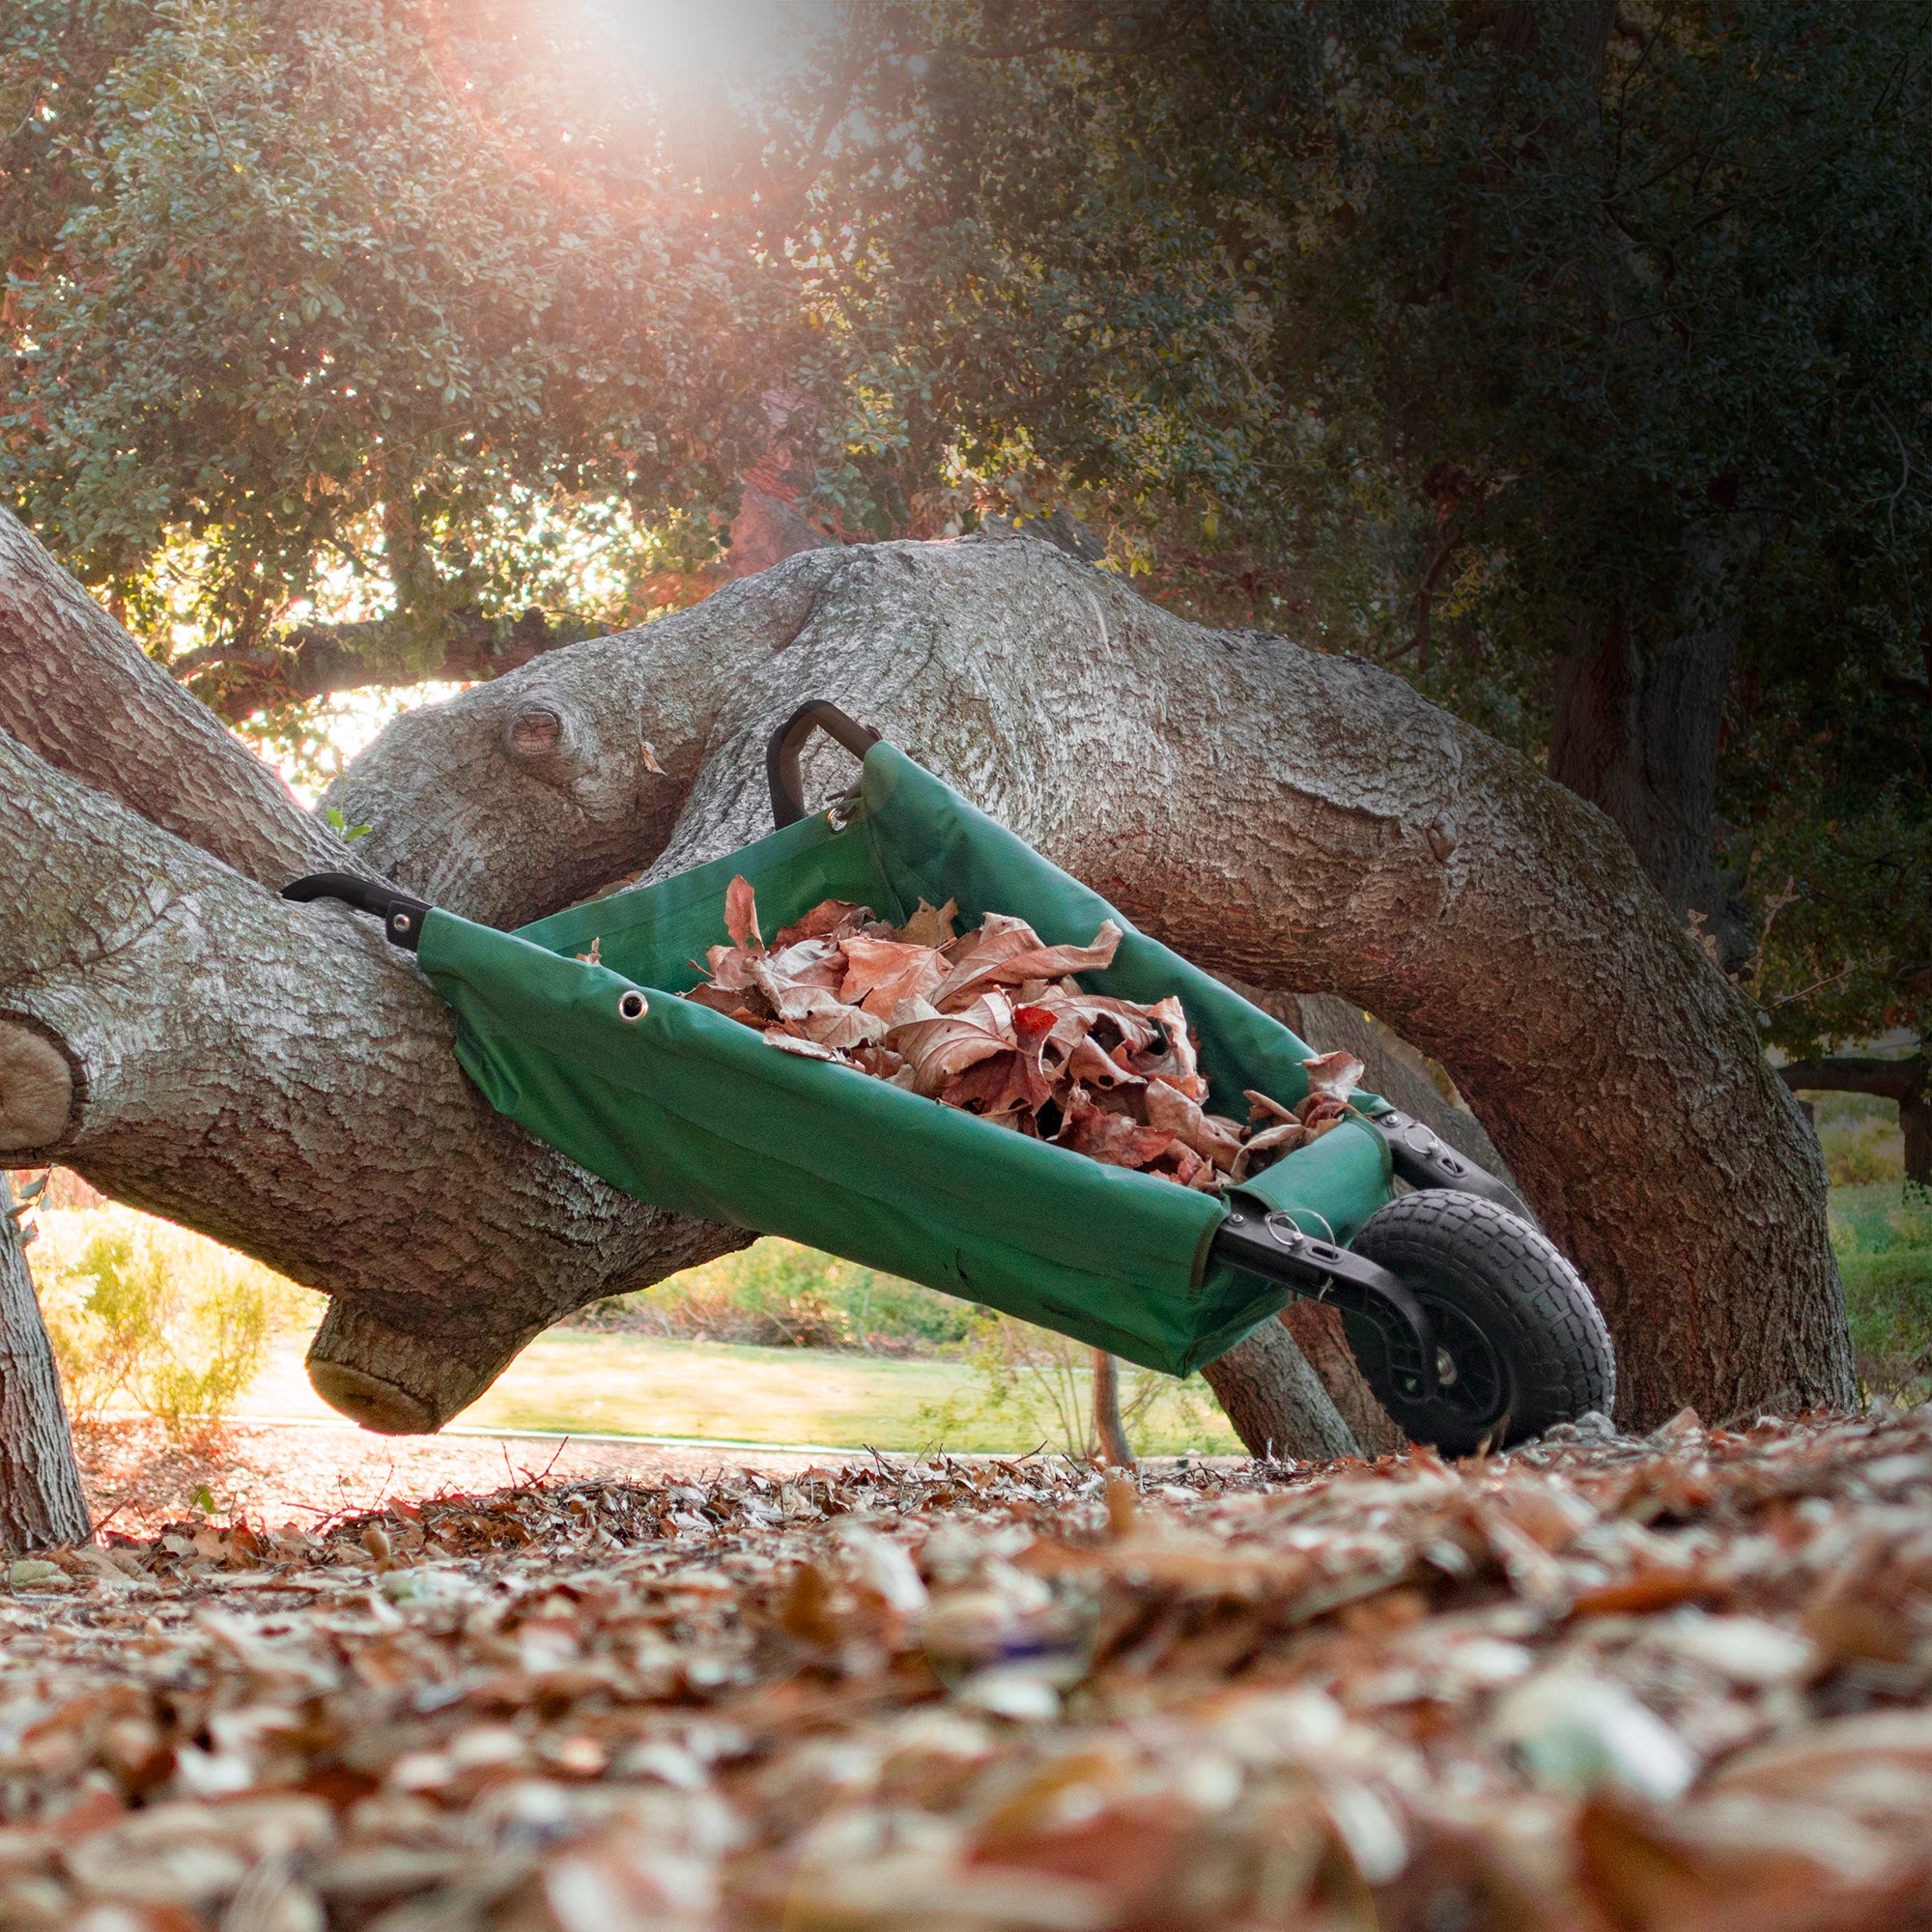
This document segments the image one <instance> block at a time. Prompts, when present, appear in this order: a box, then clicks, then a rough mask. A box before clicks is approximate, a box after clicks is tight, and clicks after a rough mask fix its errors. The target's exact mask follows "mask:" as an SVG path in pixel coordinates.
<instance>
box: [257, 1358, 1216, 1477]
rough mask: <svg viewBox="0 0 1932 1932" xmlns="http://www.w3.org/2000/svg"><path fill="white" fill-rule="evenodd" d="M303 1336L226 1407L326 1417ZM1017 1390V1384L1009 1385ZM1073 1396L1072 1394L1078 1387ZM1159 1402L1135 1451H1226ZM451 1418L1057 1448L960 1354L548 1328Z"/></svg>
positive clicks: (757, 1436) (835, 1444)
mask: <svg viewBox="0 0 1932 1932" xmlns="http://www.w3.org/2000/svg"><path fill="white" fill-rule="evenodd" d="M307 1342H308V1337H307V1334H306V1333H299V1332H296V1333H289V1334H285V1335H283V1336H281V1337H280V1338H279V1339H278V1340H277V1341H276V1343H275V1345H274V1347H273V1349H272V1350H271V1351H270V1360H269V1364H268V1366H267V1368H266V1369H265V1370H264V1371H263V1373H262V1375H261V1376H260V1377H259V1378H257V1379H256V1381H255V1382H254V1383H253V1385H252V1386H251V1387H250V1388H249V1390H248V1392H247V1394H246V1395H245V1396H244V1397H243V1398H242V1400H241V1403H240V1404H239V1405H238V1406H237V1409H236V1418H237V1420H243V1421H245V1420H246V1419H247V1418H248V1417H250V1416H256V1417H263V1416H274V1417H286V1416H297V1417H313V1418H316V1419H318V1420H320V1419H322V1418H325V1417H332V1416H333V1415H334V1411H333V1410H332V1409H330V1408H328V1407H327V1406H326V1405H325V1404H324V1403H323V1402H322V1400H321V1399H320V1398H319V1397H318V1396H317V1395H316V1394H315V1392H314V1390H313V1389H311V1388H310V1387H309V1385H308V1378H307V1376H306V1375H305V1374H304V1373H303V1370H302V1352H303V1350H304V1349H305V1348H306V1347H307ZM1022 1397H1024V1389H1022ZM1079 1398H1080V1400H1081V1401H1082V1402H1083V1403H1084V1401H1085V1398H1086V1389H1085V1385H1084V1378H1082V1381H1081V1387H1080V1390H1079ZM1199 1407H1200V1406H1199V1405H1194V1406H1192V1408H1191V1409H1190V1410H1189V1411H1177V1410H1176V1409H1174V1408H1173V1406H1167V1407H1164V1408H1163V1409H1162V1410H1161V1411H1160V1412H1158V1413H1157V1414H1156V1415H1155V1416H1153V1417H1152V1418H1151V1420H1150V1421H1149V1422H1147V1423H1145V1424H1144V1425H1143V1426H1142V1427H1140V1428H1138V1429H1136V1430H1135V1432H1134V1439H1135V1444H1136V1447H1138V1448H1139V1449H1140V1450H1141V1451H1142V1453H1144V1454H1149V1455H1172V1454H1176V1453H1178V1452H1179V1451H1182V1450H1191V1451H1195V1452H1197V1453H1200V1454H1208V1455H1233V1454H1236V1453H1238V1451H1239V1447H1240V1445H1239V1444H1238V1443H1237V1442H1236V1439H1235V1436H1234V1434H1233V1432H1232V1431H1231V1430H1229V1429H1228V1427H1227V1425H1226V1423H1225V1422H1223V1421H1222V1419H1221V1417H1220V1415H1219V1413H1218V1411H1215V1412H1213V1413H1212V1414H1211V1415H1203V1414H1201V1413H1200V1412H1199ZM460 1421H461V1422H462V1423H463V1424H464V1425H465V1426H468V1427H481V1428H497V1429H542V1430H551V1429H554V1430H561V1431H568V1432H571V1433H582V1434H587V1435H692V1436H701V1437H705V1438H707V1439H712V1440H725V1441H744V1442H810V1443H822V1444H824V1445H825V1446H826V1447H828V1448H842V1449H864V1448H867V1447H870V1448H874V1449H895V1450H911V1449H951V1450H958V1451H986V1452H990V1453H993V1454H999V1455H1015V1454H1019V1453H1021V1452H1022V1451H1026V1450H1031V1449H1037V1448H1038V1447H1039V1446H1040V1444H1041V1442H1042V1441H1045V1442H1047V1443H1048V1446H1050V1447H1059V1446H1062V1445H1061V1444H1060V1443H1059V1442H1058V1441H1057V1439H1055V1432H1053V1430H1052V1428H1051V1425H1050V1423H1048V1422H1046V1421H1043V1420H1042V1419H1041V1417H1040V1415H1039V1414H1038V1413H1037V1410H1035V1411H1032V1412H1030V1410H1029V1406H1028V1405H1027V1404H1026V1402H1025V1401H1024V1399H1022V1400H1021V1401H1019V1402H1017V1403H1014V1402H1008V1403H1005V1404H1002V1403H999V1402H995V1401H991V1400H989V1399H988V1389H987V1385H986V1383H985V1381H984V1379H983V1378H981V1377H980V1375H979V1374H978V1373H977V1372H976V1371H975V1370H974V1369H972V1368H971V1367H969V1366H968V1365H967V1364H965V1363H963V1362H955V1361H937V1360H931V1359H927V1360H914V1361H895V1360H891V1359H881V1358H876V1357H872V1356H867V1355H856V1354H845V1353H840V1352H835V1351H833V1350H825V1349H759V1348H750V1347H745V1346H741V1345H738V1344H733V1343H725V1342H686V1341H674V1340H666V1339H664V1338H661V1337H658V1336H654V1335H627V1334H600V1333H597V1332H595V1331H594V1330H582V1329H559V1328H554V1329H552V1330H551V1331H550V1333H549V1334H547V1335H542V1336H539V1337H538V1338H537V1340H536V1341H534V1342H532V1343H531V1344H530V1346H529V1347H528V1348H527V1349H526V1350H524V1352H523V1353H522V1354H521V1355H520V1356H518V1358H517V1360H516V1361H515V1362H514V1363H512V1364H511V1366H510V1367H509V1368H508V1369H507V1370H506V1371H505V1372H504V1374H503V1376H502V1377H501V1378H500V1379H499V1380H498V1381H497V1384H496V1386H495V1387H494V1388H492V1389H491V1390H490V1392H489V1393H488V1394H487V1395H486V1396H485V1397H484V1398H483V1400H482V1401H481V1402H479V1403H477V1404H476V1405H475V1406H473V1407H471V1408H467V1409H465V1410H464V1412H463V1414H462V1416H461V1418H460Z"/></svg>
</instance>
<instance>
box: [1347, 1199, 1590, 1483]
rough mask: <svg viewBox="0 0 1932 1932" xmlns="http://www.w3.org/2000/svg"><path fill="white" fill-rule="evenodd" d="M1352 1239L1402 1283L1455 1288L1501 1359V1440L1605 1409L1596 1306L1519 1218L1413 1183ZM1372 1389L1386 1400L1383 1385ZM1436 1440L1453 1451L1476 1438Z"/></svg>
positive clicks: (1467, 1448) (1518, 1437)
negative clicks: (1507, 1376) (1504, 1378)
mask: <svg viewBox="0 0 1932 1932" xmlns="http://www.w3.org/2000/svg"><path fill="white" fill-rule="evenodd" d="M1353 1246H1354V1249H1355V1251H1356V1252H1357V1253H1358V1254H1361V1255H1363V1256H1364V1257H1366V1258H1367V1259H1368V1260H1370V1261H1374V1262H1378V1263H1379V1264H1381V1265H1382V1266H1384V1267H1386V1268H1388V1269H1390V1270H1391V1271H1392V1272H1393V1273H1395V1274H1397V1275H1401V1276H1403V1277H1404V1279H1406V1280H1410V1281H1411V1285H1413V1279H1412V1278H1413V1276H1414V1275H1416V1274H1417V1273H1421V1274H1425V1275H1435V1276H1437V1277H1439V1276H1441V1275H1445V1274H1446V1275H1449V1276H1451V1277H1453V1278H1454V1279H1455V1280H1456V1281H1457V1282H1458V1283H1459V1285H1461V1286H1462V1288H1463V1293H1461V1294H1459V1295H1457V1296H1455V1297H1452V1298H1453V1299H1454V1300H1455V1301H1456V1303H1457V1305H1458V1306H1459V1307H1461V1308H1462V1309H1463V1312H1464V1313H1466V1314H1467V1315H1468V1316H1469V1317H1470V1319H1471V1320H1472V1321H1476V1323H1477V1325H1478V1326H1479V1327H1481V1328H1483V1330H1484V1332H1485V1333H1486V1334H1487V1335H1489V1337H1490V1341H1491V1346H1492V1348H1498V1349H1499V1350H1506V1351H1507V1353H1508V1355H1509V1356H1510V1358H1511V1364H1512V1367H1513V1369H1514V1372H1515V1379H1516V1382H1517V1387H1516V1391H1515V1396H1516V1401H1515V1406H1514V1408H1513V1409H1512V1412H1511V1415H1510V1418H1509V1427H1508V1435H1507V1439H1508V1440H1510V1441H1519V1440H1521V1439H1522V1438H1523V1437H1525V1436H1528V1435H1541V1434H1542V1432H1543V1431H1544V1430H1546V1429H1548V1428H1549V1427H1550V1425H1551V1424H1552V1423H1556V1422H1567V1421H1571V1420H1574V1419H1575V1418H1576V1417H1577V1416H1578V1415H1581V1414H1582V1413H1583V1412H1584V1411H1585V1410H1587V1409H1593V1408H1594V1409H1600V1410H1602V1411H1603V1412H1604V1413H1605V1414H1607V1413H1609V1410H1610V1407H1611V1405H1612V1404H1613V1403H1614V1402H1615V1399H1616V1355H1615V1351H1614V1350H1613V1349H1612V1347H1611V1343H1610V1335H1609V1330H1608V1328H1607V1327H1606V1326H1605V1322H1604V1318H1603V1314H1602V1312H1601V1311H1600V1310H1599V1308H1598V1307H1597V1304H1596V1301H1595V1300H1594V1299H1593V1298H1592V1296H1591V1294H1590V1291H1589V1290H1588V1289H1587V1288H1586V1287H1585V1286H1584V1285H1583V1282H1582V1280H1581V1278H1580V1277H1579V1276H1578V1275H1577V1270H1576V1269H1575V1268H1574V1267H1572V1266H1571V1265H1570V1264H1569V1262H1567V1261H1566V1260H1565V1259H1564V1258H1563V1256H1562V1255H1561V1254H1560V1253H1559V1252H1558V1251H1557V1250H1556V1248H1555V1247H1553V1246H1552V1245H1551V1244H1550V1242H1549V1241H1548V1238H1547V1237H1546V1236H1543V1235H1542V1234H1540V1233H1539V1232H1538V1231H1537V1230H1536V1229H1534V1228H1532V1227H1530V1226H1528V1224H1527V1223H1525V1222H1522V1221H1520V1220H1519V1219H1518V1218H1517V1217H1516V1216H1515V1215H1513V1214H1511V1213H1509V1212H1507V1211H1506V1210H1505V1209H1503V1208H1498V1207H1497V1206H1496V1205H1495V1204H1494V1203H1493V1202H1490V1201H1484V1200H1480V1199H1478V1198H1477V1197H1476V1196H1474V1195H1471V1194H1458V1193H1454V1192H1451V1191H1448V1190H1446V1189H1444V1190H1437V1189H1429V1190H1418V1191H1416V1192H1415V1193H1412V1194H1406V1195H1404V1196H1402V1197H1401V1199H1399V1200H1397V1201H1394V1202H1391V1203H1390V1204H1389V1206H1388V1207H1386V1208H1382V1209H1381V1210H1380V1212H1379V1213H1378V1214H1376V1215H1375V1216H1374V1217H1373V1218H1372V1219H1371V1220H1370V1221H1369V1222H1368V1224H1367V1225H1366V1226H1365V1227H1364V1228H1363V1229H1362V1231H1361V1233H1360V1234H1359V1235H1358V1236H1356V1237H1355V1240H1354V1242H1353ZM1472 1302H1473V1303H1474V1304H1475V1305H1474V1306H1471V1305H1470V1304H1471V1303H1472ZM1498 1330H1499V1331H1500V1332H1497V1331H1498ZM1372 1379H1376V1378H1372ZM1376 1393H1377V1395H1378V1398H1380V1399H1381V1400H1382V1401H1383V1403H1384V1405H1385V1406H1388V1405H1389V1398H1390V1396H1391V1395H1392V1394H1393V1391H1392V1390H1385V1389H1383V1388H1379V1387H1378V1388H1377V1390H1376ZM1396 1419H1397V1420H1398V1421H1401V1420H1402V1417H1401V1414H1400V1413H1397V1416H1396ZM1441 1446H1442V1447H1443V1448H1445V1449H1447V1450H1450V1451H1451V1452H1452V1453H1458V1454H1462V1453H1467V1452H1468V1451H1470V1450H1473V1449H1474V1448H1475V1447H1476V1443H1475V1442H1474V1441H1469V1442H1447V1441H1445V1442H1444V1443H1442V1444H1441ZM1496 1446H1501V1445H1500V1444H1498V1445H1496Z"/></svg>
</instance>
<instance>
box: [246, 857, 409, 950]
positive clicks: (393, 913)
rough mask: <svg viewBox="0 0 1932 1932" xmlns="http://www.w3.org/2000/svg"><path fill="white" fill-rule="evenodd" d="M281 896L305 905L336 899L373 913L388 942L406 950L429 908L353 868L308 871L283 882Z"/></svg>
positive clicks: (356, 908) (357, 909) (358, 910)
mask: <svg viewBox="0 0 1932 1932" xmlns="http://www.w3.org/2000/svg"><path fill="white" fill-rule="evenodd" d="M282 896H283V897H284V898H285V899H294V900H295V901H296V903H297V904H298V905H308V904H309V903H311V902H312V901H313V900H315V899H340V900H341V901H342V902H343V904H344V905H350V906H354V907H355V910H356V911H357V912H369V913H374V914H375V915H376V917H377V918H378V919H380V920H381V921H382V922H383V931H384V934H385V935H386V936H387V938H388V940H389V943H390V944H391V945H393V946H400V947H402V948H403V949H404V950H405V951H406V952H414V951H415V950H416V943H417V941H419V940H420V939H421V938H422V923H423V915H424V914H425V913H426V912H428V911H429V907H428V906H426V905H425V904H424V903H423V902H422V900H421V899H412V898H411V897H410V895H408V894H407V893H399V892H397V891H396V889H395V887H393V886H385V885H383V884H381V883H379V882H378V881H377V880H375V879H364V878H360V877H358V876H357V875H356V874H355V873H354V872H311V873H310V874H309V875H308V876H307V878H305V879H297V880H296V881H295V883H294V884H293V885H287V886H284V887H283V888H282Z"/></svg>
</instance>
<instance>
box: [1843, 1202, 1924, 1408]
mask: <svg viewBox="0 0 1932 1932" xmlns="http://www.w3.org/2000/svg"><path fill="white" fill-rule="evenodd" d="M1832 1244H1833V1247H1834V1248H1835V1249H1836V1251H1837V1256H1838V1271H1839V1273H1840V1274H1841V1275H1842V1276H1843V1278H1844V1283H1845V1310H1846V1314H1847V1315H1848V1316H1849V1318H1850V1321H1851V1329H1852V1345H1853V1347H1854V1349H1855V1350H1857V1354H1858V1364H1859V1377H1860V1379H1861V1381H1862V1382H1863V1383H1864V1385H1865V1387H1866V1388H1868V1389H1870V1390H1872V1391H1873V1392H1874V1393H1876V1394H1882V1395H1888V1396H1890V1397H1892V1398H1894V1399H1895V1400H1898V1401H1902V1402H1923V1401H1925V1400H1927V1399H1928V1398H1932V1203H1928V1202H1927V1201H1926V1199H1925V1198H1924V1195H1923V1191H1922V1190H1920V1189H1917V1188H1909V1187H1901V1186H1900V1185H1898V1184H1897V1183H1892V1184H1889V1185H1887V1184H1877V1183H1868V1184H1866V1185H1863V1186H1857V1187H1840V1188H1833V1191H1832Z"/></svg>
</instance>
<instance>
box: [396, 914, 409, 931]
mask: <svg viewBox="0 0 1932 1932" xmlns="http://www.w3.org/2000/svg"><path fill="white" fill-rule="evenodd" d="M395 922H396V930H397V931H398V932H407V931H408V930H409V929H410V916H409V914H408V913H406V912H399V913H397V914H396V915H395Z"/></svg>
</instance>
